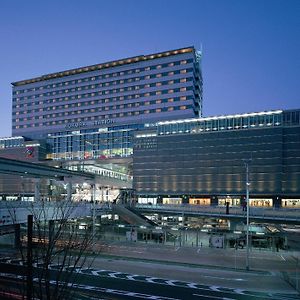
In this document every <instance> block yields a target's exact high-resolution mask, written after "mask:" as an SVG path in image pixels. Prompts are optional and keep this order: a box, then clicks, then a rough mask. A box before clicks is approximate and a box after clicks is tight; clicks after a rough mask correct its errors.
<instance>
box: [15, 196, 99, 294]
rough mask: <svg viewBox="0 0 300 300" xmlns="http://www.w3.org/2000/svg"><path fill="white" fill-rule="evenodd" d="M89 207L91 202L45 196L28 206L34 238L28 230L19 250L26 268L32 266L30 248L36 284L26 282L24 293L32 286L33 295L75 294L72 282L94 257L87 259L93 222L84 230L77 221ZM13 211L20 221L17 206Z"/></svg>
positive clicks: (91, 242)
mask: <svg viewBox="0 0 300 300" xmlns="http://www.w3.org/2000/svg"><path fill="white" fill-rule="evenodd" d="M88 210H91V206H90V205H88V204H86V203H84V204H82V203H74V202H72V201H66V200H64V201H51V202H49V201H46V200H43V199H42V200H40V201H39V202H38V203H33V204H32V205H31V206H30V207H29V208H28V214H29V215H32V216H33V226H32V239H31V237H30V236H29V234H28V232H29V231H28V232H27V234H25V235H24V236H23V237H22V239H21V240H22V242H21V243H20V247H19V251H20V257H21V260H22V262H23V265H24V266H26V268H27V270H28V268H30V267H31V266H30V265H29V264H28V261H29V262H30V260H29V259H28V253H29V252H28V251H30V252H31V255H32V262H33V272H32V273H33V284H32V286H28V284H27V286H25V284H23V287H22V291H21V293H22V294H23V295H25V294H26V293H27V295H28V289H30V288H32V293H29V295H30V294H32V295H33V298H37V299H41V300H43V299H47V300H50V299H51V300H56V299H71V298H72V296H73V295H72V285H73V284H74V283H75V282H76V281H77V280H78V274H77V272H76V271H77V269H79V268H82V267H83V266H85V267H88V266H90V264H91V263H92V261H93V259H92V258H91V259H87V258H88V255H89V254H91V253H90V251H91V250H92V247H93V241H94V237H93V232H94V230H92V226H93V225H91V224H90V223H91V222H87V223H86V225H85V228H84V230H81V229H79V226H78V224H77V222H76V219H77V217H78V216H79V215H80V214H83V215H84V214H87V213H88ZM11 215H12V216H13V219H14V220H15V223H18V221H17V210H13V211H11ZM93 224H94V222H93ZM31 241H32V245H31ZM31 246H32V247H31ZM29 274H30V272H29ZM29 276H30V275H29ZM27 277H28V275H27ZM27 279H28V278H27ZM25 282H26V281H25V278H23V283H25ZM29 282H30V281H29ZM29 285H30V284H29ZM26 289H27V292H26Z"/></svg>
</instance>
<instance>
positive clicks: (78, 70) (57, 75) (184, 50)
mask: <svg viewBox="0 0 300 300" xmlns="http://www.w3.org/2000/svg"><path fill="white" fill-rule="evenodd" d="M193 51H195V48H194V47H193V46H191V47H186V48H180V49H175V50H169V51H165V52H159V53H154V54H148V55H139V56H134V57H129V58H123V59H119V60H114V61H110V62H104V63H101V64H96V65H91V66H86V67H80V68H76V69H70V70H66V71H62V72H56V73H50V74H46V75H42V76H39V77H35V78H31V79H26V80H21V81H16V82H12V83H11V84H12V85H13V86H21V85H25V84H30V83H36V82H40V81H44V80H49V79H55V78H60V77H65V76H70V75H75V74H80V73H85V72H91V71H96V70H101V69H106V68H111V67H117V66H122V65H126V64H131V63H136V62H141V61H146V60H151V59H156V58H161V57H167V56H172V55H177V54H183V53H188V52H193Z"/></svg>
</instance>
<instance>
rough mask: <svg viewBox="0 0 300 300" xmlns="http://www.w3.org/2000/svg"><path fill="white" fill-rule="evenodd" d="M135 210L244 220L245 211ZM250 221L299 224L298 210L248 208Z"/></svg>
mask: <svg viewBox="0 0 300 300" xmlns="http://www.w3.org/2000/svg"><path fill="white" fill-rule="evenodd" d="M135 208H137V209H139V210H142V211H156V212H158V211H161V212H167V213H184V214H190V215H202V216H211V217H229V218H244V217H246V211H243V208H241V207H230V208H229V210H228V213H227V211H226V207H225V206H200V205H190V204H180V205H171V204H154V205H153V204H152V205H149V204H137V205H136V206H135ZM249 217H250V218H251V219H264V220H276V221H282V222H284V221H288V222H294V223H299V224H300V209H294V208H276V207H268V208H263V207H250V209H249Z"/></svg>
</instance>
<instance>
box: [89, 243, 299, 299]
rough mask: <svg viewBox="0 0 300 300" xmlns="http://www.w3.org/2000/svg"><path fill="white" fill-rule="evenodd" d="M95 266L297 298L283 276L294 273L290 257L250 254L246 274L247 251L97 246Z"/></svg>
mask: <svg viewBox="0 0 300 300" xmlns="http://www.w3.org/2000/svg"><path fill="white" fill-rule="evenodd" d="M97 250H98V251H99V255H98V256H97V258H96V260H95V264H94V263H93V266H95V267H99V268H101V269H103V268H104V269H105V268H107V269H108V270H113V271H117V272H125V273H126V272H127V273H130V274H143V275H148V276H154V277H160V278H166V279H176V280H185V281H191V282H199V283H201V284H208V285H216V286H218V285H220V286H225V287H230V288H238V289H239V288H240V289H245V290H252V291H258V290H259V291H267V292H277V293H291V294H296V290H295V288H293V287H292V286H291V285H290V284H289V283H288V282H287V281H286V280H284V278H283V276H282V273H283V272H292V271H295V260H294V259H293V258H292V257H291V254H289V253H286V252H282V253H280V252H279V253H277V252H276V253H274V252H266V251H251V253H250V260H249V261H250V264H249V265H250V270H249V271H246V251H245V250H244V249H243V250H242V249H241V250H240V249H239V250H233V249H215V248H206V247H205V248H204V247H203V248H191V247H172V246H168V245H161V244H144V243H142V242H137V243H135V242H114V243H109V244H105V245H102V246H100V245H98V247H97Z"/></svg>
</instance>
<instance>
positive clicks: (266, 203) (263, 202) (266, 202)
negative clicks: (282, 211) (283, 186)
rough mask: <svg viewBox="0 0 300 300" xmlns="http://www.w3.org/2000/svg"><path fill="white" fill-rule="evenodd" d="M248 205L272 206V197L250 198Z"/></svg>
mask: <svg viewBox="0 0 300 300" xmlns="http://www.w3.org/2000/svg"><path fill="white" fill-rule="evenodd" d="M249 200H250V206H256V207H272V206H273V199H271V198H270V199H255V198H250V199H249Z"/></svg>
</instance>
